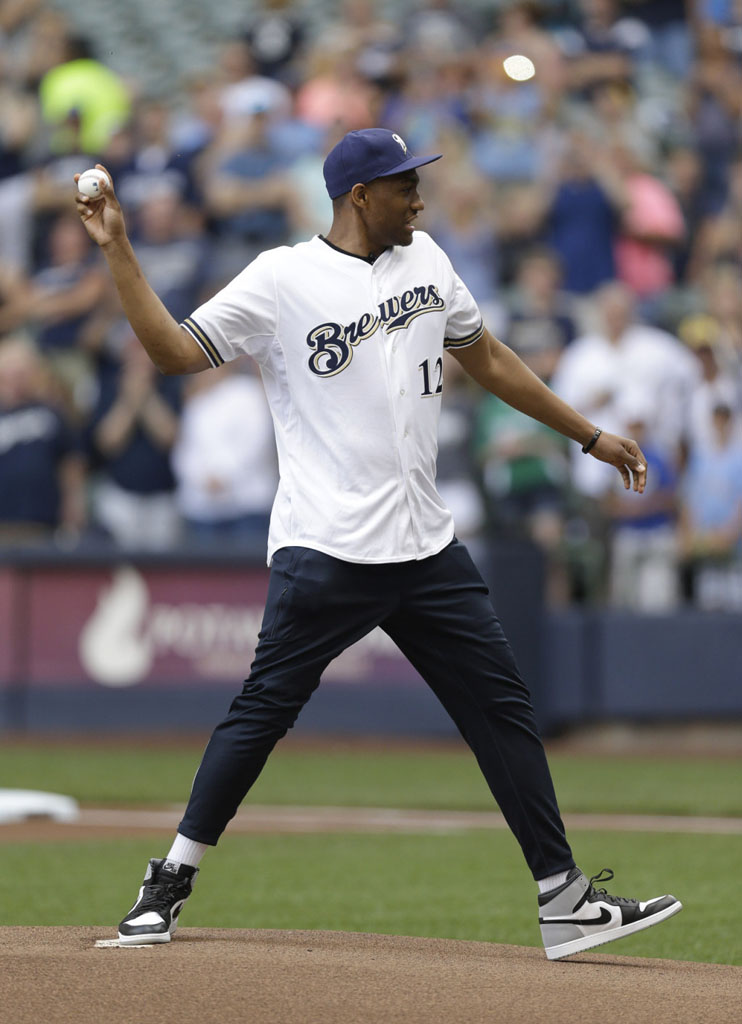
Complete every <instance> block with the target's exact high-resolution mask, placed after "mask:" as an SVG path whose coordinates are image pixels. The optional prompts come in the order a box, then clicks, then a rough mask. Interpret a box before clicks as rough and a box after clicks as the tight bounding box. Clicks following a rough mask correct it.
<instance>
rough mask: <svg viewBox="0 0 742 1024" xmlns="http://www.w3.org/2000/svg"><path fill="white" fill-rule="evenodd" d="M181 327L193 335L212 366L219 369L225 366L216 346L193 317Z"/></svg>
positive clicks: (186, 320)
mask: <svg viewBox="0 0 742 1024" xmlns="http://www.w3.org/2000/svg"><path fill="white" fill-rule="evenodd" d="M180 326H181V327H185V329H186V330H187V331H188V333H189V334H190V335H191V337H192V338H193V339H194V341H197V342H198V344H199V345H200V346H201V348H202V349H203V350H204V352H205V353H206V357H207V359H208V360H209V362H210V363H211V365H212V366H214V367H217V366H222V365H223V363H224V360H223V359H222V357H221V356H220V355H219V352H218V350H217V347H216V345H215V344H214V342H213V341H212V340H211V338H210V337H209V336H208V334H207V333H206V331H205V330H204V329H203V327H201V326H199V324H197V323H196V321H195V320H194V319H193V317H192V316H189V317H188V318H187V319H185V320H184V321H183V322H182V323H181V325H180Z"/></svg>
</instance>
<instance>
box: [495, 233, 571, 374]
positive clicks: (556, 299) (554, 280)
mask: <svg viewBox="0 0 742 1024" xmlns="http://www.w3.org/2000/svg"><path fill="white" fill-rule="evenodd" d="M561 280H562V268H561V264H560V262H559V260H558V259H557V257H556V255H555V254H554V253H553V252H552V251H551V250H550V249H548V248H547V247H545V246H539V247H534V248H533V249H531V250H529V251H527V252H526V253H525V255H524V256H523V259H522V260H521V262H520V266H519V268H518V275H517V277H516V280H515V286H514V288H513V290H512V292H511V293H510V295H509V297H508V300H507V306H508V313H509V322H508V326H507V331H506V333H505V340H506V341H507V344H508V345H509V346H510V347H511V348H512V349H514V350H515V351H516V352H517V353H518V355H519V356H520V357H521V359H523V358H525V357H528V365H529V366H530V367H531V369H532V370H533V371H534V373H537V374H538V376H539V377H541V379H542V380H544V381H546V382H547V383H549V381H550V380H551V378H552V377H553V375H554V371H555V370H556V367H557V365H558V363H559V360H560V359H561V357H562V353H563V352H564V350H565V348H566V347H567V345H569V344H570V342H571V341H572V340H573V339H574V338H575V336H576V334H577V324H576V319H575V317H576V314H575V309H574V304H573V302H572V300H571V298H570V296H569V295H567V294H566V293H565V292H563V291H561V289H560V284H561Z"/></svg>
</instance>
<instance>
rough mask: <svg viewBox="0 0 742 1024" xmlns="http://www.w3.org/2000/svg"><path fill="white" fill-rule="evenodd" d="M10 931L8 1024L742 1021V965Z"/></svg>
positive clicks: (208, 936) (202, 935) (410, 943)
mask: <svg viewBox="0 0 742 1024" xmlns="http://www.w3.org/2000/svg"><path fill="white" fill-rule="evenodd" d="M102 938H110V929H106V928H0V965H1V967H0V1019H2V1020H3V1022H5V1021H7V1022H8V1024H11V1022H12V1024H39V1022H44V1024H124V1022H126V1024H132V1022H135V1024H138V1022H143V1021H157V1022H159V1024H169V1022H173V1024H175V1022H178V1024H208V1022H212V1021H219V1022H220V1024H232V1022H237V1021H240V1022H247V1021H249V1022H250V1024H396V1022H400V1024H401V1022H404V1024H485V1022H486V1024H574V1022H575V1021H576V1020H579V1021H582V1022H585V1024H598V1022H599V1024H606V1022H610V1024H616V1022H626V1024H739V1020H740V1006H742V968H739V967H727V966H722V965H718V964H698V963H688V962H682V961H677V960H648V959H634V958H629V957H616V956H611V955H608V954H602V953H601V952H600V950H598V951H596V952H594V953H590V954H587V953H583V954H580V955H579V956H576V957H573V958H572V959H571V960H569V961H562V962H559V963H549V962H548V961H547V960H545V958H544V956H543V953H542V952H541V951H540V950H537V949H531V948H529V947H523V946H503V945H497V944H494V943H485V942H462V941H453V940H448V939H419V938H404V937H400V936H386V935H364V934H358V933H344V932H319V931H318V932H312V931H243V930H225V929H189V928H185V929H182V930H181V932H180V933H179V934H178V937H177V939H176V941H175V942H173V943H171V944H169V945H164V946H149V947H144V948H133V949H120V948H96V947H95V941H96V940H98V939H102Z"/></svg>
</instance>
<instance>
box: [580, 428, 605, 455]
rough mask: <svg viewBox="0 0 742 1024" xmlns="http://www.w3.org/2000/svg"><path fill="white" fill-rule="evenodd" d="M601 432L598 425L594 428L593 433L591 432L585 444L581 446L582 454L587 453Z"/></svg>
mask: <svg viewBox="0 0 742 1024" xmlns="http://www.w3.org/2000/svg"><path fill="white" fill-rule="evenodd" d="M602 433H603V431H602V430H601V429H600V427H598V428H597V429H596V431H595V433H594V434H593V436H592V437H591V438H590V440H589V441H588V442H587V444H584V445H583V446H582V454H583V455H587V453H588V452H589V451H590V449H591V448H592V447H593V445H594V444H595V442H596V441H597V440H598V438H599V437H600V435H601V434H602Z"/></svg>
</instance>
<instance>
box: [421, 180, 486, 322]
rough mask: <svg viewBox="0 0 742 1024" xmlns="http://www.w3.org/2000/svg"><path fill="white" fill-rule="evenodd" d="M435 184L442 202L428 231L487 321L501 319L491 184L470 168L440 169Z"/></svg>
mask: <svg viewBox="0 0 742 1024" xmlns="http://www.w3.org/2000/svg"><path fill="white" fill-rule="evenodd" d="M441 177H442V178H443V179H444V180H443V182H440V183H439V186H440V191H441V193H442V196H445V201H444V202H441V203H440V204H436V211H435V214H433V215H431V218H430V225H429V227H430V234H431V235H432V236H433V237H434V238H435V240H436V241H437V242H438V244H439V245H440V246H442V247H443V248H444V249H445V251H446V252H447V253H448V256H449V259H450V260H451V262H452V263H453V265H454V267H455V268H456V272H457V274H458V275H459V276H460V277H461V279H462V281H463V282H464V283H465V284H466V287H467V288H468V289H469V291H470V292H471V293H472V295H473V296H474V298H475V299H476V301H477V304H478V305H479V308H480V309H481V310H482V316H483V317H484V318H485V319H486V322H487V323H489V324H498V323H502V321H503V311H502V304H501V301H500V297H499V288H498V276H499V275H498V269H499V268H498V251H497V249H498V245H497V214H496V204H495V192H494V188H493V186H492V183H491V182H490V181H488V180H487V179H486V178H484V177H483V176H482V175H479V174H476V173H475V172H472V171H471V170H470V171H469V173H468V174H467V175H466V176H462V175H461V174H460V172H459V170H458V168H454V170H453V171H448V172H447V171H446V170H444V171H443V173H442V175H441Z"/></svg>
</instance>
